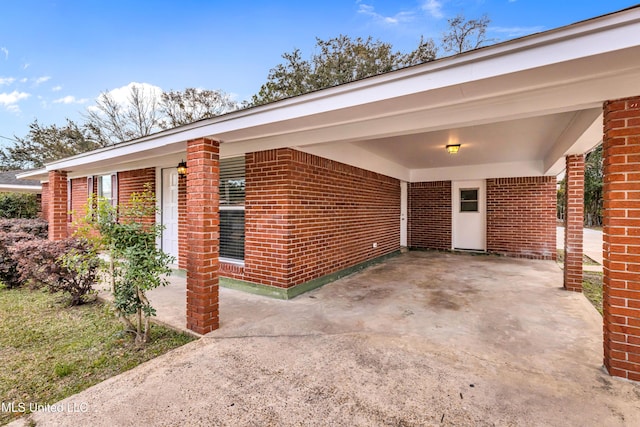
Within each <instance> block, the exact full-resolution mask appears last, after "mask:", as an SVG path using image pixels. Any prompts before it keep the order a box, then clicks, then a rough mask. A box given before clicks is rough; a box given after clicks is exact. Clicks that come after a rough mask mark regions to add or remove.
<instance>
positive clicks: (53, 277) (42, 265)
mask: <svg viewBox="0 0 640 427" xmlns="http://www.w3.org/2000/svg"><path fill="white" fill-rule="evenodd" d="M13 255H14V257H15V259H17V262H18V266H17V271H18V274H19V280H20V282H22V283H29V284H30V285H31V286H34V287H41V286H46V287H47V288H48V289H49V291H51V292H64V293H67V294H68V295H69V296H70V297H71V301H70V304H71V305H79V304H82V303H84V302H85V301H86V297H87V295H88V294H89V293H90V292H91V290H92V286H93V284H94V283H95V281H96V278H97V274H98V267H99V263H100V261H99V259H98V257H97V255H96V254H95V252H94V250H93V248H92V246H91V244H90V243H89V242H87V241H86V240H83V239H66V240H60V241H49V240H44V239H37V240H31V241H23V242H20V243H16V244H15V245H14V246H13Z"/></svg>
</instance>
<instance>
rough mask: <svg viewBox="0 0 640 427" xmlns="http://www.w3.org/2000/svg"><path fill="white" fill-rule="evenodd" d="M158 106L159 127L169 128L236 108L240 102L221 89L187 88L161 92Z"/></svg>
mask: <svg viewBox="0 0 640 427" xmlns="http://www.w3.org/2000/svg"><path fill="white" fill-rule="evenodd" d="M159 108H160V113H161V115H162V117H163V119H162V120H160V123H159V124H160V127H162V128H163V129H170V128H173V127H176V126H180V125H185V124H188V123H193V122H195V121H198V120H202V119H208V118H211V117H215V116H219V115H221V114H224V113H228V112H230V111H234V110H237V109H238V108H240V104H238V103H237V102H236V101H234V100H233V99H231V95H229V94H226V93H225V92H223V91H221V90H209V89H195V88H187V89H185V90H184V91H183V92H181V91H177V90H171V91H169V92H163V93H162V96H161V99H160V106H159Z"/></svg>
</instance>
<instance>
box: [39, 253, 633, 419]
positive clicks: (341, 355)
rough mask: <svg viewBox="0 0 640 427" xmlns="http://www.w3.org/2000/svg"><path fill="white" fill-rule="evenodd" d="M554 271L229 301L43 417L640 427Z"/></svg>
mask: <svg viewBox="0 0 640 427" xmlns="http://www.w3.org/2000/svg"><path fill="white" fill-rule="evenodd" d="M561 283H562V277H561V270H560V269H559V267H558V266H557V264H556V263H554V262H551V261H531V260H518V259H509V258H503V257H496V256H473V255H466V254H461V255H458V254H450V253H438V252H409V253H406V254H403V255H400V256H398V257H396V258H393V259H391V260H388V261H387V262H385V263H383V264H380V265H377V266H374V267H371V268H369V269H367V270H365V271H363V272H360V273H358V274H354V275H352V276H349V277H347V278H345V279H342V280H339V281H336V282H334V283H331V284H329V285H326V286H324V287H323V288H320V289H317V290H315V291H313V292H310V293H307V294H304V295H302V296H300V297H298V298H296V299H294V300H291V301H279V300H273V299H267V298H264V297H259V296H254V295H250V294H245V293H241V292H237V291H232V290H228V289H222V291H221V303H220V304H221V316H222V317H221V318H222V327H221V329H220V330H218V331H215V332H213V333H211V334H209V335H207V336H205V337H203V338H202V339H200V340H198V341H195V342H193V343H191V344H189V345H186V346H184V347H182V348H180V349H177V350H175V351H172V352H170V353H168V354H166V355H164V356H162V357H159V358H157V359H155V360H152V361H150V362H147V363H145V364H143V365H141V366H139V367H137V368H135V369H133V370H131V371H129V372H126V373H124V374H122V375H119V376H117V377H114V378H111V379H109V380H107V381H105V382H103V383H101V384H98V385H96V386H94V387H92V388H90V389H88V390H86V391H84V392H82V393H79V394H77V395H75V396H72V397H70V398H68V399H66V400H65V401H63V402H62V407H63V408H74V407H75V408H84V409H86V412H81V411H78V412H69V411H68V410H65V411H64V412H58V413H38V414H35V415H34V416H33V420H34V421H35V422H36V423H37V425H38V426H41V425H44V426H49V425H52V426H57V425H68V426H76V425H92V426H114V425H123V426H124V425H127V426H133V425H162V426H183V425H190V426H193V425H203V426H211V425H234V426H237V425H248V426H254V425H255V426H264V425H274V426H276V425H277V426H280V425H317V426H324V425H348V426H351V425H363V426H372V425H451V426H454V425H455V426H461V425H463V426H466V425H473V426H476V425H479V426H483V425H487V426H489V425H529V426H538V425H539V426H554V425H556V426H567V425H575V426H585V425H602V426H605V425H606V426H615V425H640V385H638V384H635V383H631V382H626V381H623V380H617V379H614V378H611V377H609V376H608V375H606V374H605V373H604V372H603V370H602V368H601V365H602V343H601V340H602V338H601V336H602V332H601V331H602V319H601V317H600V315H599V314H598V313H597V312H596V310H595V309H594V308H593V307H592V306H591V305H590V304H589V302H588V301H587V300H586V299H585V298H584V296H582V295H581V294H576V293H573V292H565V291H563V290H561V289H560V286H561Z"/></svg>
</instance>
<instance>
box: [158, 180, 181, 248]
mask: <svg viewBox="0 0 640 427" xmlns="http://www.w3.org/2000/svg"><path fill="white" fill-rule="evenodd" d="M160 215H161V217H162V225H163V226H164V230H162V250H163V251H164V252H166V253H168V254H169V255H172V256H174V257H176V259H177V258H178V169H176V168H167V169H162V207H161V211H160Z"/></svg>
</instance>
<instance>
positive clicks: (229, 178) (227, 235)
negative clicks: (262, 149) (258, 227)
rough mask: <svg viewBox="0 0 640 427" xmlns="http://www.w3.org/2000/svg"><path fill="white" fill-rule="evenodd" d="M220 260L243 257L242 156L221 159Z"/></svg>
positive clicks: (237, 260)
mask: <svg viewBox="0 0 640 427" xmlns="http://www.w3.org/2000/svg"><path fill="white" fill-rule="evenodd" d="M219 191H220V260H221V261H230V262H243V261H244V194H245V165H244V156H242V157H232V158H229V159H221V160H220V187H219Z"/></svg>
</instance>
